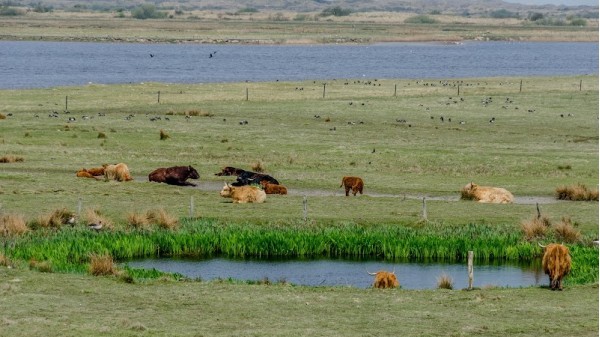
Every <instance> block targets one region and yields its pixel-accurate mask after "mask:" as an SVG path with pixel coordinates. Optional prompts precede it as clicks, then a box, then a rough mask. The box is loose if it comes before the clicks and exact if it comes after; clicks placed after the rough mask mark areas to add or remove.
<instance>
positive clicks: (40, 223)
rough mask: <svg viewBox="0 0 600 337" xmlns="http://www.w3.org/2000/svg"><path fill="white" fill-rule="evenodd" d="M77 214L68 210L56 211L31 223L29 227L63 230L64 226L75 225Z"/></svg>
mask: <svg viewBox="0 0 600 337" xmlns="http://www.w3.org/2000/svg"><path fill="white" fill-rule="evenodd" d="M75 221H76V219H75V213H74V212H71V211H69V210H67V209H66V208H60V209H55V210H54V211H52V212H50V213H46V214H42V215H40V216H38V218H37V219H35V220H33V221H31V222H30V223H29V226H30V227H31V228H33V229H36V228H61V227H62V226H64V225H70V226H73V225H75Z"/></svg>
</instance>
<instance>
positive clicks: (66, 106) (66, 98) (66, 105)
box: [65, 96, 69, 112]
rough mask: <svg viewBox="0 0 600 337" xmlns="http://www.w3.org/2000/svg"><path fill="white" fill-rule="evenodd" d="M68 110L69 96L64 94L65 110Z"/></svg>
mask: <svg viewBox="0 0 600 337" xmlns="http://www.w3.org/2000/svg"><path fill="white" fill-rule="evenodd" d="M67 111H69V96H65V112H67Z"/></svg>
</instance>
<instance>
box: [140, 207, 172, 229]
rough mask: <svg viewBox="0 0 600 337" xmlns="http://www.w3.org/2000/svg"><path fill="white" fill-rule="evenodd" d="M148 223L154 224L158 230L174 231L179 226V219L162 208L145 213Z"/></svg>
mask: <svg viewBox="0 0 600 337" xmlns="http://www.w3.org/2000/svg"><path fill="white" fill-rule="evenodd" d="M146 217H147V218H148V222H149V223H153V224H156V225H157V226H158V227H159V228H162V229H167V230H176V229H177V226H178V224H179V219H177V218H176V217H174V216H173V215H171V214H169V213H168V212H167V211H165V210H164V209H162V208H159V209H155V210H149V211H148V212H147V213H146Z"/></svg>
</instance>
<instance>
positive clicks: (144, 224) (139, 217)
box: [127, 212, 150, 230]
mask: <svg viewBox="0 0 600 337" xmlns="http://www.w3.org/2000/svg"><path fill="white" fill-rule="evenodd" d="M127 224H128V225H129V226H130V227H132V228H134V229H138V230H144V229H149V227H150V219H148V214H147V213H135V212H133V213H129V214H127Z"/></svg>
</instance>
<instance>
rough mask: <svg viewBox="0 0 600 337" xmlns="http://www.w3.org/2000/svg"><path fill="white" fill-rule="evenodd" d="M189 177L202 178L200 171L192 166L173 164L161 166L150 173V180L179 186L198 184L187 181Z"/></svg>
mask: <svg viewBox="0 0 600 337" xmlns="http://www.w3.org/2000/svg"><path fill="white" fill-rule="evenodd" d="M188 179H200V175H199V174H198V171H196V169H194V168H193V167H191V166H173V167H167V168H165V167H161V168H157V169H156V170H154V171H152V172H151V173H150V174H149V175H148V180H149V181H155V182H157V183H166V184H169V185H179V186H196V184H194V183H191V182H189V181H186V180H188Z"/></svg>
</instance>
